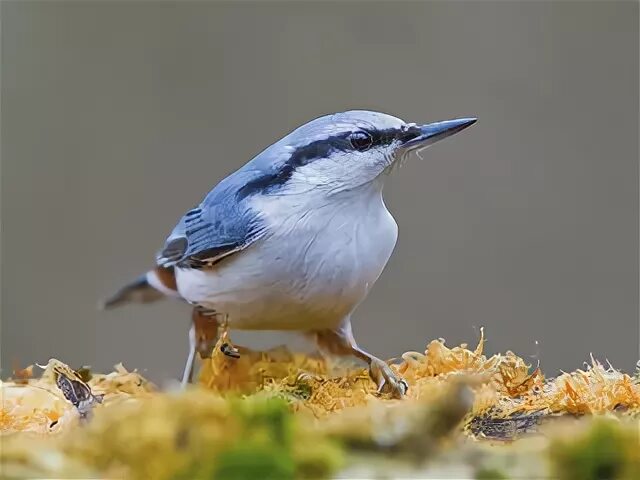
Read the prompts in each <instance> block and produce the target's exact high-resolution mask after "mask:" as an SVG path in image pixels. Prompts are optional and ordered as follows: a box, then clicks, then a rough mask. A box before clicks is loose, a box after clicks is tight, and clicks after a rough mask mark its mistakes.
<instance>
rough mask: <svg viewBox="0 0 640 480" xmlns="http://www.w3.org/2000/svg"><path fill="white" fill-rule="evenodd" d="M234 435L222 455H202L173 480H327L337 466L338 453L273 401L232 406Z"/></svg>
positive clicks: (253, 400) (261, 399)
mask: <svg viewBox="0 0 640 480" xmlns="http://www.w3.org/2000/svg"><path fill="white" fill-rule="evenodd" d="M232 402H233V404H232V407H231V411H232V414H233V418H234V419H235V421H236V422H237V424H236V426H237V427H238V428H237V429H234V434H233V435H232V436H230V437H229V441H228V443H227V444H226V445H225V448H223V449H221V450H218V451H216V450H214V449H211V450H208V451H207V450H206V449H204V450H203V448H202V447H203V446H199V452H198V453H197V454H194V456H193V458H192V461H191V462H189V464H188V465H187V466H186V468H184V469H183V470H182V471H181V472H180V474H179V475H178V476H176V477H175V479H176V480H192V479H206V480H210V479H224V480H234V479H238V480H244V479H247V480H248V479H254V478H260V479H273V480H290V479H293V478H314V479H315V478H318V479H319V478H328V477H330V476H331V474H332V473H333V472H335V471H336V470H337V469H338V468H339V467H340V466H341V465H342V455H341V449H340V448H339V447H338V445H337V444H335V443H332V442H331V441H329V440H328V439H326V438H325V437H323V436H322V435H320V434H318V433H316V432H314V431H311V430H303V429H301V428H300V426H299V425H298V424H297V423H296V421H295V418H294V416H293V414H292V413H291V412H290V410H289V406H288V403H287V402H286V401H285V400H283V399H281V398H277V397H259V396H256V397H247V398H245V399H242V400H240V399H237V400H235V401H232Z"/></svg>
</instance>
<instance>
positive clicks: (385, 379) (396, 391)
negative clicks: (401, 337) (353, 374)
mask: <svg viewBox="0 0 640 480" xmlns="http://www.w3.org/2000/svg"><path fill="white" fill-rule="evenodd" d="M369 375H370V376H371V379H372V380H373V381H374V382H375V383H376V385H377V386H378V393H383V392H389V393H391V395H392V396H393V397H394V398H402V397H403V396H404V395H405V394H406V393H407V390H409V384H408V383H407V382H406V380H405V379H404V378H402V377H401V376H399V375H398V374H397V373H395V372H394V371H393V370H392V369H391V367H390V366H389V365H388V364H387V363H386V362H383V361H382V360H380V359H379V358H372V359H371V363H370V364H369Z"/></svg>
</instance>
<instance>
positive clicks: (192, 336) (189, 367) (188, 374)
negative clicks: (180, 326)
mask: <svg viewBox="0 0 640 480" xmlns="http://www.w3.org/2000/svg"><path fill="white" fill-rule="evenodd" d="M195 361H196V326H195V325H194V324H193V323H192V324H191V327H190V328H189V355H188V356H187V364H186V365H185V366H184V372H183V373H182V382H180V384H181V386H182V388H183V389H184V388H186V386H187V384H189V383H191V382H192V380H193V367H194V365H195Z"/></svg>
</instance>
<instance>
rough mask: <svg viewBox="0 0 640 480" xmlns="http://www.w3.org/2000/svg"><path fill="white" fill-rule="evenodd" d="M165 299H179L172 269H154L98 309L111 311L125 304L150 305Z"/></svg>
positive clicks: (118, 292) (105, 301)
mask: <svg viewBox="0 0 640 480" xmlns="http://www.w3.org/2000/svg"><path fill="white" fill-rule="evenodd" d="M166 297H173V298H179V297H180V294H179V293H178V288H177V286H176V277H175V272H174V270H173V267H169V268H165V267H156V268H155V269H153V270H149V271H148V272H147V273H144V274H142V275H140V276H139V277H138V278H136V279H135V280H133V281H132V282H130V283H128V284H127V285H125V286H124V287H122V288H121V289H119V290H118V291H117V292H116V293H114V294H113V295H112V296H110V297H109V298H107V299H106V300H104V301H103V302H102V303H101V304H100V307H101V308H102V309H105V310H107V309H111V308H115V307H119V306H121V305H124V304H126V303H151V302H156V301H158V300H161V299H163V298H166Z"/></svg>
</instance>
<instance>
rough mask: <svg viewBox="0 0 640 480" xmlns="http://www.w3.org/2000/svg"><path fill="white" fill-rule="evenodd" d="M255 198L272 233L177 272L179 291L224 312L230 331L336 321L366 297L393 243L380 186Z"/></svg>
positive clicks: (296, 327) (323, 324) (324, 324)
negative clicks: (202, 266) (209, 263)
mask: <svg viewBox="0 0 640 480" xmlns="http://www.w3.org/2000/svg"><path fill="white" fill-rule="evenodd" d="M315 200H319V201H318V202H316V201H315ZM255 202H256V205H255V208H257V209H259V211H261V212H263V213H264V215H263V218H264V221H265V222H266V224H267V225H268V226H269V228H268V231H269V232H270V234H269V235H267V236H266V237H264V238H263V239H261V240H260V241H258V242H256V243H255V244H253V245H251V246H250V247H248V248H247V249H246V250H244V251H242V252H240V253H238V254H235V255H232V256H231V257H230V258H229V259H228V260H224V261H222V262H221V263H219V264H218V265H217V266H216V267H215V268H214V269H212V270H210V271H202V270H200V271H198V270H184V269H178V270H177V283H178V289H179V291H180V294H181V295H182V296H183V297H184V298H186V299H187V300H189V301H191V302H194V303H198V304H201V305H204V306H206V307H207V308H212V309H215V310H216V311H219V312H221V313H227V314H228V321H229V324H230V326H231V327H232V328H239V329H259V330H285V329H287V330H288V329H292V330H310V329H316V328H331V327H334V326H336V325H337V324H338V323H339V322H340V321H341V320H342V319H343V318H344V317H345V316H346V315H348V314H349V313H350V312H351V311H352V310H353V309H354V308H355V307H356V306H357V305H358V303H360V302H361V301H362V300H363V299H364V298H365V296H366V295H367V293H368V291H369V289H370V288H371V286H372V285H373V283H374V282H375V281H376V280H377V279H378V277H379V276H380V274H381V273H382V270H383V268H384V266H385V265H386V263H387V261H388V260H389V257H390V256H391V253H392V251H393V248H394V246H395V243H396V239H397V233H398V229H397V225H396V223H395V220H394V219H393V217H392V216H391V214H390V213H389V211H388V210H387V209H386V207H385V205H384V202H383V200H382V194H381V189H380V188H378V186H377V185H373V186H369V188H367V189H363V190H360V191H351V192H343V193H341V194H339V195H336V196H335V197H330V200H328V199H327V198H326V197H325V198H321V199H313V198H310V196H309V194H306V195H302V196H301V195H281V196H272V197H264V196H260V197H257V198H256V199H255ZM310 205H311V208H310Z"/></svg>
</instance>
